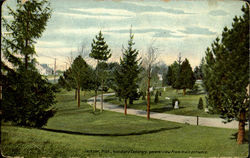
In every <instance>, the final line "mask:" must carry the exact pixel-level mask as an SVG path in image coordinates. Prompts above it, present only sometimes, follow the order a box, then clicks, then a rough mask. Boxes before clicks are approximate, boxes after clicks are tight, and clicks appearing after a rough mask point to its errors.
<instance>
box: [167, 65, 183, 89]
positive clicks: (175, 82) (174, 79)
mask: <svg viewBox="0 0 250 158" xmlns="http://www.w3.org/2000/svg"><path fill="white" fill-rule="evenodd" d="M170 67H171V71H170V72H171V76H170V80H171V85H172V88H174V89H181V87H180V79H179V76H180V65H179V64H178V63H177V62H176V61H175V62H174V63H173V64H171V65H170Z"/></svg>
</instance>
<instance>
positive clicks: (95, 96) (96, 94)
mask: <svg viewBox="0 0 250 158" xmlns="http://www.w3.org/2000/svg"><path fill="white" fill-rule="evenodd" d="M96 99H97V90H95V100H94V111H96Z"/></svg>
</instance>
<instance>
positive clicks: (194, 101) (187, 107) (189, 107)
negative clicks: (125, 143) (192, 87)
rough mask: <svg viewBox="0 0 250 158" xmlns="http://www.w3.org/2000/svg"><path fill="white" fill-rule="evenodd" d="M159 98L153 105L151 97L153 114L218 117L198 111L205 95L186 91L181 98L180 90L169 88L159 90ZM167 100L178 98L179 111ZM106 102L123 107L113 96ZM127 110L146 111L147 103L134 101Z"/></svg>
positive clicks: (121, 102) (107, 98)
mask: <svg viewBox="0 0 250 158" xmlns="http://www.w3.org/2000/svg"><path fill="white" fill-rule="evenodd" d="M199 89H200V91H202V89H201V87H199ZM160 91H161V96H159V103H157V104H155V103H154V99H155V97H154V96H151V104H150V109H151V111H153V112H160V113H168V114H176V115H186V116H201V117H219V115H216V114H210V113H206V112H205V111H204V110H199V109H198V108H197V105H198V102H199V99H200V97H201V98H202V100H203V105H204V108H205V106H206V103H205V94H199V93H198V94H192V93H191V91H189V90H188V91H187V94H186V95H185V96H183V92H182V90H178V92H177V91H176V90H175V89H173V88H171V87H167V88H166V89H165V91H164V90H163V88H162V89H160ZM166 97H168V98H171V99H172V98H178V99H179V100H180V105H179V107H180V108H179V109H173V106H172V101H171V99H170V100H167V99H166ZM105 101H106V102H110V103H113V104H116V105H119V106H122V107H124V102H123V101H119V99H118V98H117V97H115V96H108V97H106V98H105ZM128 108H133V109H140V110H145V111H146V110H147V101H146V100H142V98H140V99H139V100H136V101H134V103H133V105H128Z"/></svg>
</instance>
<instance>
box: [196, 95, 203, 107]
mask: <svg viewBox="0 0 250 158" xmlns="http://www.w3.org/2000/svg"><path fill="white" fill-rule="evenodd" d="M197 108H198V109H199V110H202V109H203V100H202V98H201V97H200V99H199V103H198V107H197Z"/></svg>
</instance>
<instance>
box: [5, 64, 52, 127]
mask: <svg viewBox="0 0 250 158" xmlns="http://www.w3.org/2000/svg"><path fill="white" fill-rule="evenodd" d="M3 88H4V91H3V104H2V108H3V119H4V120H5V121H12V122H13V123H14V124H16V125H22V126H32V127H41V126H43V125H45V124H46V123H47V121H48V119H49V118H50V117H52V116H53V115H54V113H55V109H54V108H53V107H52V105H53V104H54V103H55V95H54V91H55V90H56V89H55V88H54V87H53V85H52V84H51V83H49V82H48V81H47V80H46V79H43V78H42V76H41V75H40V74H39V73H38V72H37V71H35V70H33V69H32V70H25V68H24V67H23V66H21V67H19V68H18V69H17V71H16V72H14V71H13V72H8V73H7V75H6V78H5V82H4V84H3Z"/></svg>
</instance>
